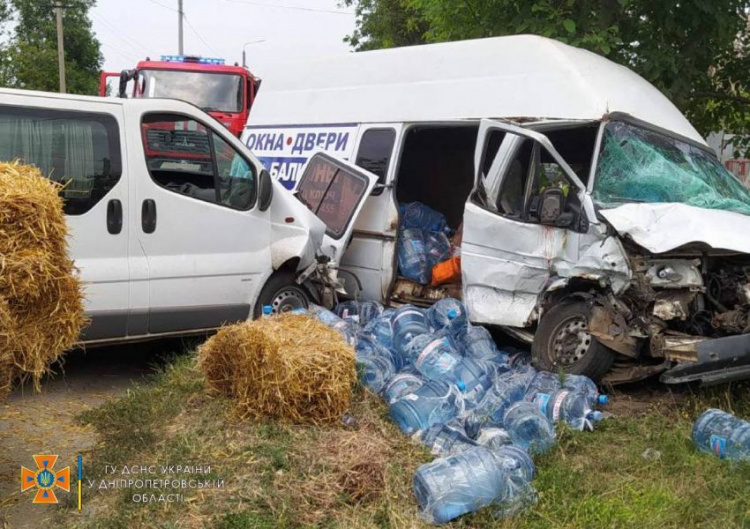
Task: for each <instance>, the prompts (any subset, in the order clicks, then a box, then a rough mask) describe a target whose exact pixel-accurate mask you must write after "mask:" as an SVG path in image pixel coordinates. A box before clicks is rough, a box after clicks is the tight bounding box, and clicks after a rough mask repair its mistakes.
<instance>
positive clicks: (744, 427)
mask: <svg viewBox="0 0 750 529" xmlns="http://www.w3.org/2000/svg"><path fill="white" fill-rule="evenodd" d="M693 442H694V443H695V446H697V447H698V449H699V450H701V451H703V452H710V453H712V454H714V455H716V456H718V457H720V458H721V459H732V460H735V461H750V423H749V422H747V421H743V420H742V419H739V418H737V417H735V416H734V415H732V414H730V413H727V412H725V411H722V410H717V409H709V410H706V411H705V412H704V413H703V415H701V416H700V417H698V420H697V421H695V425H694V426H693Z"/></svg>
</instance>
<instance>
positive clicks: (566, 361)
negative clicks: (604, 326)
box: [552, 316, 592, 366]
mask: <svg viewBox="0 0 750 529" xmlns="http://www.w3.org/2000/svg"><path fill="white" fill-rule="evenodd" d="M591 340H592V338H591V334H589V332H588V323H587V321H586V318H584V317H583V316H574V317H572V318H570V319H569V320H567V321H564V322H563V323H562V324H561V325H560V327H558V331H557V333H556V334H555V339H554V341H553V342H552V347H553V350H554V353H555V360H557V361H558V362H560V363H561V364H563V365H566V366H569V365H571V364H575V363H576V362H578V361H579V360H580V359H581V358H583V356H584V355H585V354H586V353H587V352H588V350H589V347H590V346H591Z"/></svg>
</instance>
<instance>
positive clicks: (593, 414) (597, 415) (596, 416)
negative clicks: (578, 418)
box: [588, 411, 604, 422]
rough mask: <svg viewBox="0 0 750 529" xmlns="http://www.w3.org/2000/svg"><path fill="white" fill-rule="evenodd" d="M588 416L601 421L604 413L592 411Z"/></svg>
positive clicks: (595, 420)
mask: <svg viewBox="0 0 750 529" xmlns="http://www.w3.org/2000/svg"><path fill="white" fill-rule="evenodd" d="M588 418H589V419H590V420H592V421H594V422H599V421H601V420H602V419H603V418H604V414H603V413H602V412H600V411H592V412H591V413H589V414H588Z"/></svg>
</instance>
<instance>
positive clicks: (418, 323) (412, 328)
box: [391, 305, 430, 355]
mask: <svg viewBox="0 0 750 529" xmlns="http://www.w3.org/2000/svg"><path fill="white" fill-rule="evenodd" d="M391 326H392V327H393V348H394V349H396V351H398V352H399V353H401V354H402V355H405V353H406V346H407V345H408V344H409V342H411V340H412V339H413V338H414V337H416V336H419V335H420V334H428V333H429V332H430V327H429V325H428V323H427V318H426V317H425V314H424V312H423V311H422V310H421V309H419V308H417V307H413V306H411V305H404V306H403V307H401V308H399V309H397V310H396V312H394V313H393V316H391Z"/></svg>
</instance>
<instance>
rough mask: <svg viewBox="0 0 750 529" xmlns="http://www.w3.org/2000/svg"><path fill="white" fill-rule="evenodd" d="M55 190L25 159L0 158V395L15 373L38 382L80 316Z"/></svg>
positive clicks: (74, 333)
mask: <svg viewBox="0 0 750 529" xmlns="http://www.w3.org/2000/svg"><path fill="white" fill-rule="evenodd" d="M59 190H60V185H59V184H56V183H54V182H52V181H50V180H49V179H47V178H44V176H43V175H42V174H41V173H40V172H39V170H38V169H37V168H35V167H33V166H27V165H21V164H20V163H18V162H12V163H0V397H1V396H3V395H4V394H7V392H8V391H10V389H11V387H12V384H13V383H14V382H15V381H17V380H19V379H20V380H24V379H26V378H31V379H32V380H33V383H34V388H35V389H37V390H39V388H40V381H41V378H42V376H43V375H44V374H45V373H47V372H48V371H49V366H50V364H51V363H53V362H54V361H56V360H57V359H58V358H59V357H60V355H61V354H62V353H63V352H65V351H66V350H68V349H70V348H71V347H72V346H73V345H74V344H75V343H76V342H77V341H78V337H79V335H80V331H81V328H82V327H83V325H84V323H85V318H84V314H83V294H82V289H81V283H80V280H79V278H78V273H77V270H76V269H75V267H74V265H73V261H72V260H71V259H70V257H69V255H68V243H67V235H68V228H67V225H66V223H65V215H64V213H63V207H62V205H63V204H62V198H61V197H60V195H59Z"/></svg>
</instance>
